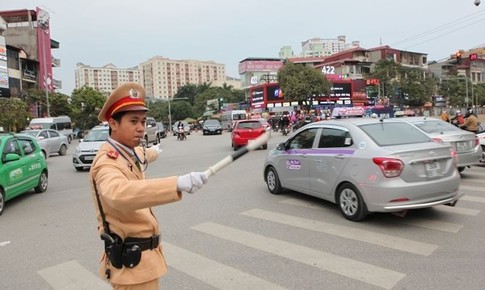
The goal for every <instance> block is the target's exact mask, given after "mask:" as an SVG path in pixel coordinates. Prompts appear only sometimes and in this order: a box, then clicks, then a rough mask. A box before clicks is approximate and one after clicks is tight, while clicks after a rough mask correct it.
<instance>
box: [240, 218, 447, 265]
mask: <svg viewBox="0 0 485 290" xmlns="http://www.w3.org/2000/svg"><path fill="white" fill-rule="evenodd" d="M241 214H243V215H246V216H250V217H254V218H259V219H263V220H267V221H272V222H275V223H280V224H285V225H290V226H294V227H298V228H302V229H306V230H311V231H315V232H320V233H326V234H329V235H334V236H338V237H342V238H347V239H351V240H355V241H360V242H365V243H369V244H373V245H378V246H382V247H386V248H390V249H394V250H399V251H403V252H408V253H412V254H417V255H422V256H429V255H431V254H432V253H433V252H434V250H436V249H437V248H438V246H437V245H433V244H428V243H422V242H417V241H412V240H408V239H403V238H399V237H394V236H390V235H385V234H379V233H376V232H372V231H367V230H360V229H356V228H352V227H346V226H340V225H336V224H331V223H326V222H321V221H315V220H309V219H305V218H300V217H295V216H290V215H284V214H280V213H276V212H270V211H265V210H261V209H252V210H248V211H246V212H243V213H241Z"/></svg>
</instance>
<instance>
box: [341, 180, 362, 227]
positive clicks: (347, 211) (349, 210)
mask: <svg viewBox="0 0 485 290" xmlns="http://www.w3.org/2000/svg"><path fill="white" fill-rule="evenodd" d="M337 203H338V206H339V208H340V211H341V212H342V214H343V215H344V217H345V218H346V219H348V220H351V221H360V220H362V219H364V218H365V217H366V216H367V214H368V212H367V207H366V205H365V203H364V200H363V199H362V195H361V194H360V192H359V190H358V189H357V188H356V187H355V186H354V185H352V184H350V183H347V184H344V185H342V186H340V188H339V189H338V194H337Z"/></svg>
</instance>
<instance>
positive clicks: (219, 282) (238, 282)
mask: <svg viewBox="0 0 485 290" xmlns="http://www.w3.org/2000/svg"><path fill="white" fill-rule="evenodd" d="M163 250H164V255H165V257H167V262H168V265H169V266H170V267H172V268H174V269H177V270H179V271H181V272H183V273H186V274H188V275H190V276H192V277H194V278H196V279H199V280H200V281H203V282H205V283H207V284H209V285H211V286H214V287H215V288H218V289H235V290H236V289H268V290H269V289H274V290H282V289H286V288H283V287H280V286H278V285H276V284H274V283H271V282H268V281H265V280H263V279H261V278H258V277H256V276H252V275H250V274H248V273H245V272H242V271H240V270H237V269H235V268H232V267H230V266H226V265H224V264H221V263H219V262H216V261H213V260H210V259H208V258H206V257H203V256H201V255H198V254H195V253H192V252H190V251H187V250H185V249H182V248H179V247H177V246H174V245H171V244H169V243H167V242H164V243H163Z"/></svg>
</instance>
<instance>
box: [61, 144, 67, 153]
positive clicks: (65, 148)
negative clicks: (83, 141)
mask: <svg viewBox="0 0 485 290" xmlns="http://www.w3.org/2000/svg"><path fill="white" fill-rule="evenodd" d="M66 153H67V146H66V145H65V144H62V145H61V148H60V149H59V155H61V156H64V155H66Z"/></svg>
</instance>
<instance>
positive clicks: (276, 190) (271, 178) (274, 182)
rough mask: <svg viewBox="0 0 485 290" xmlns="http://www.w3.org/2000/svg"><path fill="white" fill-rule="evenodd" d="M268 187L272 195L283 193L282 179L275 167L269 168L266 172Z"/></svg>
mask: <svg viewBox="0 0 485 290" xmlns="http://www.w3.org/2000/svg"><path fill="white" fill-rule="evenodd" d="M266 185H267V186H268V190H269V192H271V193H272V194H280V193H281V192H282V191H283V188H282V187H281V183H280V178H279V177H278V173H277V172H276V169H274V167H269V168H268V169H267V170H266Z"/></svg>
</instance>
